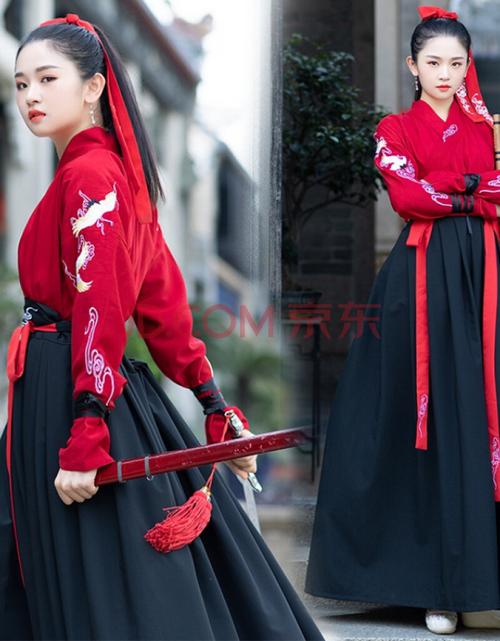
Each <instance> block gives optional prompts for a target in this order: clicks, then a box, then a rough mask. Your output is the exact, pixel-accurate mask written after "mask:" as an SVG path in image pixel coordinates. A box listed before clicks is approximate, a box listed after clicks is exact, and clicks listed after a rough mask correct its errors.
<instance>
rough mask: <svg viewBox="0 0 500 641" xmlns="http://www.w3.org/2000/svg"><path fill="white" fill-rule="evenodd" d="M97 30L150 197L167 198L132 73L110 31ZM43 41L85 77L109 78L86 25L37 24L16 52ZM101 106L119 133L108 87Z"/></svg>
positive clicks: (109, 125)
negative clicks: (131, 76) (127, 116)
mask: <svg viewBox="0 0 500 641" xmlns="http://www.w3.org/2000/svg"><path fill="white" fill-rule="evenodd" d="M94 29H95V30H96V32H97V34H98V35H99V38H100V39H101V42H102V46H103V47H104V48H105V50H106V53H107V55H108V57H109V60H110V63H111V65H112V66H113V71H114V74H115V76H116V80H117V82H118V85H119V87H120V91H121V93H122V96H123V100H124V102H125V106H126V108H127V111H128V113H129V116H130V120H131V122H132V127H133V129H134V133H135V137H136V140H137V145H138V147H139V152H140V154H141V161H142V166H143V169H144V176H145V178H146V183H147V185H148V191H149V196H150V198H151V201H152V202H153V203H155V204H156V203H157V201H158V198H160V197H161V198H162V199H163V200H165V194H164V192H163V189H162V186H161V182H160V177H159V174H158V168H157V163H156V158H155V154H154V152H153V147H152V145H151V142H150V140H149V136H148V134H147V131H146V127H145V126H144V121H143V119H142V116H141V112H140V111H139V107H138V105H137V99H136V96H135V92H134V89H133V86H132V82H131V80H130V76H129V75H128V72H127V70H126V68H125V65H124V64H123V61H122V59H121V57H120V55H119V54H118V52H117V51H116V49H115V48H114V47H113V45H112V44H111V42H110V41H109V39H108V37H107V36H106V34H105V33H104V32H103V31H102V29H100V28H99V27H97V26H96V25H94ZM42 40H46V41H49V42H50V44H51V46H52V47H53V48H54V49H55V50H56V51H58V52H59V53H61V54H63V55H64V56H66V57H67V58H69V59H70V60H72V61H73V62H74V63H75V65H76V67H77V68H78V71H79V73H80V76H81V78H82V79H83V80H88V79H89V78H92V76H93V75H94V74H95V73H101V74H102V75H103V76H104V77H105V78H106V80H107V74H106V61H105V58H104V53H103V50H102V48H101V44H100V43H99V41H98V39H97V38H96V37H95V35H94V34H93V33H91V32H90V31H88V30H87V29H85V28H84V27H80V26H78V25H74V24H66V23H60V24H54V25H47V26H45V27H37V28H36V29H34V30H33V31H31V32H30V33H29V34H28V35H27V36H25V38H23V40H22V41H21V42H20V44H19V48H18V50H17V53H16V60H17V57H18V56H19V53H20V52H21V50H22V49H23V47H24V46H25V45H27V44H29V43H30V42H36V41H42ZM100 106H101V111H102V116H103V124H104V127H105V128H106V129H109V130H110V131H112V132H113V133H115V131H114V127H113V119H112V117H111V110H110V107H109V100H108V94H107V91H106V90H104V91H103V92H102V95H101V98H100ZM115 135H116V134H115Z"/></svg>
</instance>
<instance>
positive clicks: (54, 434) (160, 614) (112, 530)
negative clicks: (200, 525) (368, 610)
mask: <svg viewBox="0 0 500 641" xmlns="http://www.w3.org/2000/svg"><path fill="white" fill-rule="evenodd" d="M36 307H38V308H42V309H43V311H44V312H45V313H46V314H47V317H46V319H45V320H42V321H40V319H39V318H38V319H37V317H36V315H35V316H34V321H35V324H43V323H44V322H45V323H48V322H52V321H53V320H55V319H54V318H53V317H51V316H50V310H49V311H48V308H46V307H45V306H40V305H36ZM39 313H40V312H39ZM64 323H65V321H63V322H62V323H61V324H59V327H60V331H58V332H54V333H44V332H34V333H33V334H31V337H30V340H29V343H28V350H27V359H26V368H25V373H24V376H23V377H22V378H21V379H19V381H18V382H16V384H15V395H14V415H13V430H12V437H13V440H12V466H13V485H14V500H15V503H14V506H15V516H16V523H17V530H18V539H19V545H20V552H21V559H22V565H23V571H24V577H25V588H23V587H22V583H21V581H20V574H19V567H18V564H17V558H16V553H15V541H14V538H13V529H12V521H11V512H10V504H9V492H8V477H7V472H6V466H5V432H4V434H3V436H2V438H1V440H0V456H1V460H0V474H1V476H0V638H1V639H2V640H3V639H9V640H10V639H40V640H55V639H58V640H59V639H65V640H67V639H71V640H72V641H76V640H83V639H85V640H87V639H89V640H90V639H92V640H110V639H116V640H118V639H120V640H124V639H127V640H129V639H130V640H132V639H134V640H135V639H137V640H141V641H142V640H150V639H151V640H152V639H155V640H156V639H158V640H160V639H161V640H162V641H164V640H167V639H171V640H176V641H177V640H179V639H185V640H190V641H191V640H192V641H195V640H196V641H198V640H205V639H217V640H226V639H248V640H256V639H262V640H268V639H269V640H274V639H276V640H278V639H279V640H283V641H285V640H286V641H290V640H300V639H322V636H321V634H320V632H319V630H318V629H317V627H316V625H315V624H314V622H313V620H312V618H311V617H310V615H309V614H308V612H307V610H306V608H305V606H304V605H303V604H302V602H301V600H300V599H299V597H298V595H297V594H296V592H295V591H294V589H293V587H292V586H291V584H290V583H289V581H288V579H287V578H286V576H285V574H284V573H283V571H282V570H281V568H280V567H279V565H278V563H277V561H276V559H275V558H274V557H273V555H272V554H271V552H270V550H269V548H268V547H267V545H266V544H265V542H264V540H263V538H262V537H261V535H260V534H259V533H258V531H257V530H256V529H255V527H254V526H253V525H252V523H251V521H250V520H249V518H248V517H247V515H246V513H245V511H244V510H243V508H242V507H241V506H240V504H239V502H238V500H237V499H236V497H235V496H234V494H233V493H232V491H231V490H230V489H229V487H228V486H227V484H226V482H225V481H224V479H223V478H222V477H221V475H220V473H219V472H216V474H215V478H214V482H213V485H212V492H213V497H212V498H213V509H212V517H211V520H210V522H209V525H208V526H207V528H206V529H205V530H204V531H203V532H202V534H201V535H200V536H199V537H198V538H197V539H195V541H194V542H193V543H192V544H190V545H189V546H186V547H184V548H182V549H180V550H176V551H173V552H170V553H168V554H161V553H159V552H157V551H156V550H154V549H153V548H152V547H151V546H150V545H149V544H148V543H147V542H146V541H145V540H144V533H145V532H146V531H147V530H148V529H149V528H150V527H152V526H153V525H154V524H155V523H156V522H158V521H160V520H162V519H163V518H164V517H165V512H163V510H162V508H163V507H165V506H171V505H181V504H182V503H184V502H185V501H186V500H187V499H188V498H189V496H191V494H192V493H193V492H194V491H195V490H197V489H199V488H200V487H202V485H203V484H204V482H205V480H206V479H207V477H208V474H209V472H210V469H211V466H210V465H207V466H202V467H199V468H193V469H189V470H185V471H182V472H179V473H176V472H170V473H168V474H162V475H158V476H156V477H154V479H153V480H151V481H148V480H147V479H138V480H133V481H128V482H126V483H123V484H120V483H117V484H112V485H105V486H102V487H100V488H99V491H98V492H97V494H95V495H94V496H93V497H92V498H91V499H89V500H87V501H84V502H83V503H78V502H74V503H72V504H71V505H69V506H67V505H65V504H64V503H63V502H62V501H61V499H60V498H59V496H58V494H57V492H56V490H55V487H54V479H55V477H56V475H57V472H58V469H59V465H58V450H59V448H60V447H64V445H65V443H66V440H67V438H68V434H69V429H70V426H71V423H72V401H71V396H72V381H71V333H70V326H69V328H68V323H67V322H66V326H65V325H64ZM120 372H121V373H122V374H123V376H125V377H126V379H127V385H126V386H125V388H124V391H123V394H122V395H121V396H120V397H119V398H118V399H117V402H116V407H115V409H114V410H113V412H112V413H111V415H110V418H109V430H110V435H111V455H112V456H113V457H114V458H115V459H117V460H118V459H125V458H132V457H137V456H141V455H145V454H149V453H151V454H154V453H159V452H162V451H166V450H178V449H184V448H188V447H194V446H197V445H199V441H198V440H197V439H196V437H195V436H194V434H193V432H192V431H191V430H190V428H189V427H188V425H187V424H186V423H185V421H184V420H183V418H182V416H180V414H179V413H178V412H177V410H176V408H175V407H174V405H173V404H172V402H171V401H170V400H169V398H168V397H167V395H166V394H165V392H164V391H163V389H162V388H161V386H160V385H159V384H158V382H157V381H156V379H155V378H154V376H153V375H152V373H151V370H150V369H149V367H148V366H147V364H146V363H144V362H142V361H137V360H134V359H131V358H127V357H124V358H123V361H122V364H121V366H120Z"/></svg>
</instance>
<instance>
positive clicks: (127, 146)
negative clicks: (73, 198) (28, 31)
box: [38, 13, 153, 223]
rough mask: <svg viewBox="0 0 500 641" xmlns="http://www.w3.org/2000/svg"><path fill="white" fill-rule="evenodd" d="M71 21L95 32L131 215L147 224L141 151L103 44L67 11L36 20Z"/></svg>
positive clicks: (149, 211) (149, 205)
mask: <svg viewBox="0 0 500 641" xmlns="http://www.w3.org/2000/svg"><path fill="white" fill-rule="evenodd" d="M61 23H67V24H73V25H76V26H78V27H83V28H84V29H86V30H87V31H90V32H91V33H93V34H94V35H95V37H96V38H97V40H98V41H99V44H100V45H101V49H102V51H103V54H104V58H105V60H106V70H107V81H106V87H107V92H108V100H109V107H110V110H111V116H112V119H113V126H114V130H115V133H116V136H117V138H118V142H119V144H120V149H121V152H122V159H123V164H124V166H125V171H126V173H127V179H128V182H129V185H130V189H131V192H132V197H133V199H134V210H135V214H136V216H137V218H138V220H139V222H141V223H150V222H151V221H152V220H153V210H152V208H153V204H152V202H151V198H150V196H149V191H148V186H147V183H146V177H145V175H144V169H143V166H142V159H141V154H140V152H139V147H138V145H137V140H136V137H135V132H134V128H133V126H132V122H131V120H130V116H129V113H128V110H127V106H126V104H125V101H124V100H123V96H122V93H121V91H120V86H119V84H118V81H117V79H116V76H115V73H114V70H113V65H112V64H111V61H110V59H109V57H108V54H107V52H106V49H105V47H104V46H103V44H102V42H101V39H100V38H99V35H98V34H97V32H96V30H95V29H94V26H93V25H92V24H91V23H90V22H87V21H86V20H80V17H79V16H78V15H77V14H76V13H68V14H66V16H65V17H64V18H54V19H53V20H46V21H45V22H42V23H40V24H39V25H38V26H39V27H46V26H49V25H53V24H61Z"/></svg>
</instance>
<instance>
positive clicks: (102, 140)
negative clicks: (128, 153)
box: [57, 125, 120, 170]
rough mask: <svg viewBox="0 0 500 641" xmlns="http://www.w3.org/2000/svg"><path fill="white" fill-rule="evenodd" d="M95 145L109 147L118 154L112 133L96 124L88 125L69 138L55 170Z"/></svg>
mask: <svg viewBox="0 0 500 641" xmlns="http://www.w3.org/2000/svg"><path fill="white" fill-rule="evenodd" d="M95 147H100V148H104V149H109V150H110V151H114V152H115V153H116V154H118V155H120V152H119V148H118V145H117V142H116V138H115V136H114V134H113V133H112V132H110V131H107V130H106V129H103V128H102V127H99V126H98V125H96V126H95V127H88V128H87V129H83V130H82V131H79V132H78V133H77V134H75V135H74V136H73V138H71V140H70V141H69V143H68V144H67V145H66V149H65V150H64V151H63V154H62V156H61V158H60V159H59V162H58V164H57V170H59V169H60V168H61V167H63V166H64V165H65V164H66V163H68V162H70V161H71V160H74V159H75V158H77V157H78V156H81V155H82V154H84V153H85V152H86V151H89V150H90V149H93V148H95Z"/></svg>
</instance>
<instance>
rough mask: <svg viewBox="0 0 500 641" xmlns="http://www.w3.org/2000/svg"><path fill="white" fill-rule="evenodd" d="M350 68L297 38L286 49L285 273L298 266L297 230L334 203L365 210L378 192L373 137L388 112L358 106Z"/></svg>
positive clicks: (336, 54) (335, 54) (338, 56)
mask: <svg viewBox="0 0 500 641" xmlns="http://www.w3.org/2000/svg"><path fill="white" fill-rule="evenodd" d="M353 60H354V58H353V56H352V55H351V54H349V53H346V52H342V51H328V50H325V49H324V47H323V46H322V45H319V44H317V43H313V42H312V41H311V40H309V39H308V38H305V37H303V36H301V35H300V34H294V35H293V36H292V37H291V39H290V41H289V42H288V44H287V45H286V46H285V48H284V68H283V134H282V135H283V147H282V153H283V185H282V191H283V200H284V207H283V262H284V263H285V265H284V267H285V268H286V267H293V266H294V265H295V264H296V261H297V246H298V239H299V234H300V230H301V229H302V227H303V226H304V224H305V223H306V222H307V221H308V219H309V218H310V217H311V215H312V214H313V213H314V212H316V211H318V210H321V209H324V208H326V207H327V206H328V205H331V204H332V203H346V204H349V205H360V206H366V205H367V204H368V203H369V202H371V201H372V200H376V197H377V191H379V190H380V189H381V188H382V186H383V185H382V181H381V178H380V175H379V173H378V171H377V170H376V167H375V165H374V163H373V155H374V149H375V147H374V140H373V131H374V129H375V127H376V125H377V123H378V121H379V120H380V119H381V118H382V117H383V116H384V115H386V112H384V111H382V110H381V109H379V108H378V107H377V106H374V105H373V104H371V103H369V102H366V101H364V100H362V99H361V98H360V90H359V89H358V88H357V87H354V86H353V85H352V82H351V80H350V73H349V66H350V64H351V62H352V61H353ZM312 192H314V198H311V195H312Z"/></svg>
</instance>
